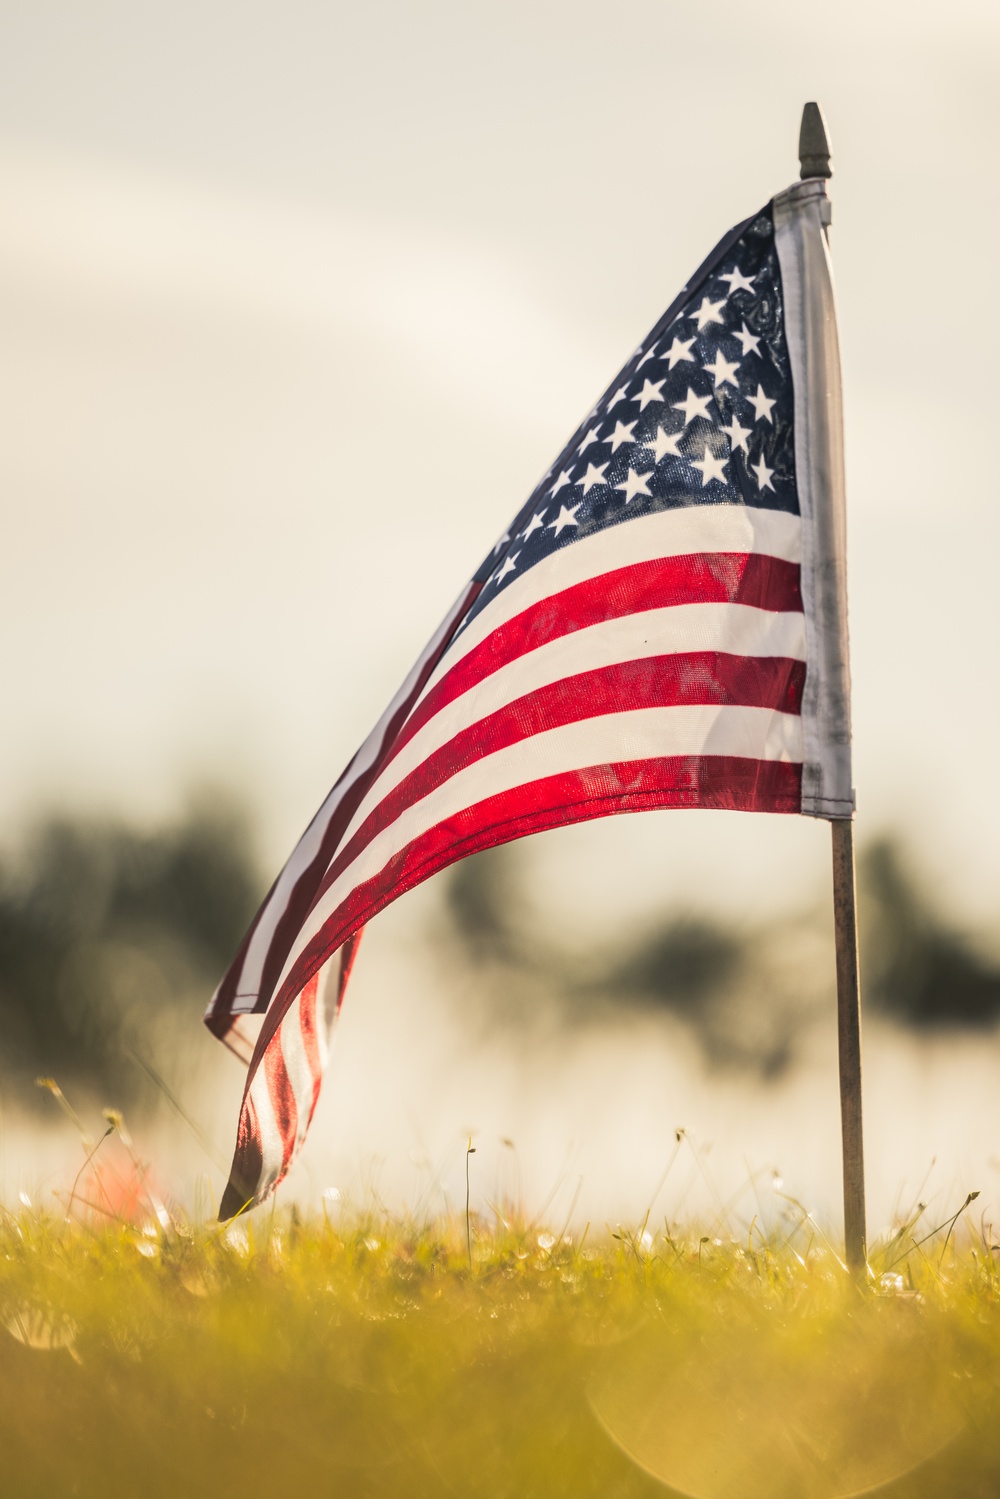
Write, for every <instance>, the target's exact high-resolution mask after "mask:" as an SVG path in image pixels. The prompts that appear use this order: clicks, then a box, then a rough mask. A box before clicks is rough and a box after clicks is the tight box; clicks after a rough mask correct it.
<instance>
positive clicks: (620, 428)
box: [605, 422, 635, 453]
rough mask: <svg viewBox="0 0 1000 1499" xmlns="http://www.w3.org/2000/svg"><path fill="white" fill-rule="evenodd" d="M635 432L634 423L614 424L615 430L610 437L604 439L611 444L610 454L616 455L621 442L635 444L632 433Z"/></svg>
mask: <svg viewBox="0 0 1000 1499" xmlns="http://www.w3.org/2000/svg"><path fill="white" fill-rule="evenodd" d="M634 431H635V422H628V423H627V424H626V423H625V422H615V430H614V431H613V432H612V434H611V436H610V437H607V438H605V441H606V442H609V443H610V444H611V451H612V453H617V451H618V449H619V448H620V447H621V445H622V443H623V442H635V438H634V437H633V436H632V433H633V432H634Z"/></svg>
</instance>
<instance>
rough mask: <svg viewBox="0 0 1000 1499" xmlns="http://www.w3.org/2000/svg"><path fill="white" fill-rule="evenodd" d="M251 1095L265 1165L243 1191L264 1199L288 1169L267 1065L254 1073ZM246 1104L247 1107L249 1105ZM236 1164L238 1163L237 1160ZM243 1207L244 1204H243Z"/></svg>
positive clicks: (244, 1184)
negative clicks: (273, 1104) (254, 1181)
mask: <svg viewBox="0 0 1000 1499" xmlns="http://www.w3.org/2000/svg"><path fill="white" fill-rule="evenodd" d="M248 1097H249V1098H252V1099H253V1104H254V1111H255V1113H256V1116H257V1128H258V1130H259V1135H258V1138H259V1141H260V1151H261V1168H260V1176H259V1177H258V1179H257V1182H256V1183H253V1182H244V1183H241V1184H240V1190H241V1191H246V1193H247V1195H248V1196H249V1195H250V1193H251V1192H252V1193H253V1195H254V1197H255V1198H260V1197H261V1195H262V1194H263V1193H265V1192H267V1190H268V1189H269V1188H270V1187H272V1186H273V1185H274V1183H275V1182H276V1181H277V1180H278V1178H279V1176H280V1175H281V1172H282V1170H283V1168H284V1160H285V1148H284V1143H283V1141H282V1138H281V1131H280V1130H279V1129H278V1122H277V1120H276V1119H275V1117H274V1108H273V1106H272V1104H271V1094H270V1092H269V1090H268V1086H267V1072H266V1070H265V1069H264V1067H263V1066H260V1067H258V1068H257V1071H256V1073H255V1074H254V1078H253V1082H252V1083H251V1084H250V1089H249V1093H248ZM244 1107H246V1105H245V1104H244ZM234 1165H236V1163H235V1162H234ZM236 1169H237V1171H238V1170H239V1167H238V1166H236ZM240 1206H241V1207H242V1203H241V1204H240Z"/></svg>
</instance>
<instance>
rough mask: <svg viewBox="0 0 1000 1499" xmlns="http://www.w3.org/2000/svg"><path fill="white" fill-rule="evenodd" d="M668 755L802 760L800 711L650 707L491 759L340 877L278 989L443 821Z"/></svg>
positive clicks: (311, 919)
mask: <svg viewBox="0 0 1000 1499" xmlns="http://www.w3.org/2000/svg"><path fill="white" fill-rule="evenodd" d="M667 755H737V756H743V757H746V758H748V759H751V760H785V761H795V762H799V761H801V759H802V723H801V720H800V719H799V718H798V716H797V715H794V714H790V713H776V712H775V711H773V710H772V709H771V708H734V707H728V706H725V707H720V706H718V705H716V704H708V705H701V704H698V705H695V706H687V705H685V706H683V707H677V708H642V709H636V710H634V711H632V712H630V713H611V714H608V715H606V716H605V717H603V718H590V719H586V720H584V721H583V722H582V723H573V724H565V725H564V726H563V727H561V728H558V729H548V730H546V731H545V732H544V733H541V734H535V735H533V736H532V738H530V739H525V740H522V741H521V742H520V743H518V744H512V745H508V746H507V748H505V749H502V750H497V752H496V753H495V754H493V755H486V756H484V758H483V759H482V760H478V761H476V763H475V764H474V765H469V766H466V768H465V769H464V770H460V771H458V772H457V774H455V775H453V776H451V777H450V779H449V780H447V781H445V782H444V784H443V785H441V786H438V787H436V788H435V790H433V791H431V792H430V793H429V794H428V795H427V796H425V797H423V798H422V799H421V800H420V801H419V802H416V803H414V805H413V806H411V807H408V808H407V809H406V810H405V811H404V812H402V813H401V814H400V816H399V817H397V818H396V820H395V822H393V823H392V824H390V826H389V827H387V828H384V829H383V830H382V832H381V833H379V834H378V835H377V836H376V837H375V838H373V839H372V840H371V842H370V843H368V844H367V845H366V846H365V848H364V849H363V850H362V851H361V852H360V853H359V854H358V857H357V858H356V859H354V860H353V861H352V862H351V864H350V865H349V866H348V867H347V869H345V870H344V871H343V872H342V874H341V875H340V876H339V878H338V879H336V880H335V881H334V883H333V884H332V885H331V887H330V889H329V890H328V891H327V892H326V893H325V895H324V896H323V898H322V900H320V901H319V902H318V903H317V905H316V906H315V907H314V909H313V910H312V911H311V912H310V913H309V916H308V918H307V919H306V921H305V922H304V923H303V925H302V928H301V930H300V932H299V935H298V938H297V940H296V944H295V948H294V949H293V951H292V952H291V953H290V954H289V957H288V961H287V963H286V964H285V967H284V969H283V971H282V974H281V978H280V979H279V980H278V984H277V986H276V991H277V988H280V986H281V984H282V983H283V982H284V980H285V978H286V976H287V975H288V973H289V972H290V971H291V968H292V966H293V965H294V963H295V961H296V958H297V957H298V954H299V953H300V952H301V951H302V950H303V949H304V948H305V947H307V946H308V944H309V943H310V942H311V941H312V939H313V937H314V936H316V934H317V933H318V932H319V931H320V929H321V927H322V926H323V924H324V923H325V922H326V920H327V919H328V917H330V916H332V915H333V913H334V911H336V909H337V907H338V906H339V905H340V903H341V901H343V900H344V899H346V897H347V896H348V895H349V894H350V892H351V890H352V889H354V888H355V887H356V886H358V885H361V884H363V883H364V882H365V881H366V880H368V879H371V878H372V876H373V875H376V874H378V873H379V871H380V870H381V869H384V868H385V866H386V864H387V863H388V862H389V860H390V859H392V858H393V857H394V856H395V855H396V854H398V853H400V852H401V850H402V849H404V848H405V847H406V845H407V844H408V843H410V842H412V841H413V839H415V838H419V837H420V836H421V834H423V833H426V832H427V831H428V830H429V829H430V828H432V827H434V826H435V825H436V824H437V823H439V822H442V821H444V820H445V819H446V818H448V817H453V816H455V815H456V814H457V813H459V812H462V811H464V810H465V808H466V807H471V806H474V805H475V804H476V803H477V802H480V801H483V800H484V799H485V798H486V797H490V796H497V795H500V794H502V793H503V792H505V791H511V790H513V789H514V788H515V787H517V786H523V785H526V784H527V783H529V782H531V781H536V780H540V779H542V778H543V777H545V776H552V775H560V774H563V773H564V772H567V771H573V770H584V769H586V768H587V767H588V766H592V765H603V764H607V763H610V762H618V761H628V760H647V759H652V758H656V757H658V756H667ZM623 789H625V788H623Z"/></svg>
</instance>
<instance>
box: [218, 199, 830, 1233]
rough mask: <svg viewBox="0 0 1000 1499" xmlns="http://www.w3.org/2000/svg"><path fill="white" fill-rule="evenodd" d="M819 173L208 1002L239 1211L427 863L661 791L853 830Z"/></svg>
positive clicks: (573, 472)
mask: <svg viewBox="0 0 1000 1499" xmlns="http://www.w3.org/2000/svg"><path fill="white" fill-rule="evenodd" d="M828 223H829V212H828V202H827V199H826V189H825V184H824V183H823V181H822V180H818V179H812V180H809V181H807V182H805V183H801V184H796V185H795V187H793V188H790V189H789V190H788V191H787V192H786V193H783V194H781V195H779V196H778V197H777V198H775V199H774V200H773V201H772V202H771V203H770V204H768V205H767V207H766V208H764V209H763V210H762V211H761V212H760V213H757V214H755V215H754V216H753V217H752V218H750V219H747V220H746V221H745V222H743V223H742V224H739V225H738V226H737V227H736V228H735V229H733V230H731V231H730V233H729V234H727V235H726V236H725V237H724V238H723V239H722V241H721V242H720V243H719V245H717V247H716V248H715V250H714V251H713V252H712V254H711V255H710V256H709V257H708V259H707V260H706V261H705V262H704V264H703V265H702V266H701V267H700V268H699V270H698V271H697V273H696V274H695V275H694V276H693V277H692V278H691V280H690V282H689V283H688V285H687V286H685V287H684V289H683V290H682V292H681V293H680V295H679V296H678V297H677V298H676V300H675V301H674V302H673V303H672V304H671V306H670V307H669V308H668V309H667V311H666V312H665V313H664V314H663V316H662V317H661V318H660V320H659V321H658V322H657V324H656V325H655V327H654V328H653V329H652V331H651V332H650V334H649V335H648V337H646V338H645V339H643V341H642V343H641V344H640V345H639V347H638V348H637V349H636V351H635V353H634V354H633V355H632V357H631V358H630V359H629V360H628V361H627V363H626V364H625V365H624V367H623V368H622V369H621V370H620V371H619V373H618V374H617V375H616V376H615V379H614V380H613V381H612V382H611V384H610V386H609V387H608V389H607V390H606V391H605V393H604V394H603V395H602V396H601V398H600V400H599V401H598V402H597V404H596V405H595V406H594V407H593V409H592V410H591V411H590V412H589V414H588V415H587V417H586V418H585V420H584V421H583V422H582V423H581V425H580V427H579V428H578V429H577V431H576V432H575V433H574V434H573V436H572V438H571V439H570V441H569V442H568V443H567V444H566V446H565V447H564V448H563V450H562V452H561V453H560V455H559V457H558V459H557V460H556V462H555V463H554V464H553V466H552V468H551V469H550V470H549V472H548V473H547V474H546V475H545V477H544V478H543V479H542V480H541V482H540V483H539V484H538V485H537V487H536V488H535V490H534V491H533V493H532V494H531V496H530V498H529V499H528V501H527V502H526V504H525V505H524V506H523V507H522V509H521V510H520V512H519V513H518V515H517V516H516V518H515V520H514V521H513V522H512V524H511V525H510V526H509V528H508V529H507V531H506V532H505V533H504V535H503V536H502V537H501V538H500V540H499V541H498V542H497V543H496V545H495V546H494V547H493V548H492V550H491V551H490V553H489V555H488V556H487V558H486V560H485V561H484V562H483V564H482V566H481V567H480V568H479V569H478V570H477V572H476V573H475V574H474V576H473V578H472V580H471V581H470V582H469V584H468V585H467V587H465V588H464V589H463V590H462V592H461V594H460V595H459V597H458V599H457V601H456V603H455V604H454V605H453V607H452V609H451V610H450V611H449V613H448V615H447V616H446V618H445V620H444V622H443V624H442V625H441V627H440V629H439V630H438V632H437V634H436V635H435V637H434V638H433V640H432V641H431V642H430V644H429V645H428V646H427V648H426V650H425V651H424V653H423V655H422V656H421V658H420V660H419V661H418V662H417V664H416V665H415V666H414V668H413V670H412V672H411V673H410V676H409V677H408V678H407V680H406V682H405V683H404V684H403V686H402V688H401V689H400V691H399V692H398V693H397V695H396V697H395V698H394V699H393V701H392V703H391V704H390V705H389V707H388V708H387V710H386V712H385V713H384V715H383V717H382V718H381V720H380V721H379V723H378V724H377V725H376V727H375V729H374V730H373V731H372V733H371V734H370V735H369V736H368V738H367V739H366V741H365V742H364V744H363V745H362V747H361V749H360V750H359V751H358V753H357V754H356V756H355V757H354V759H353V760H352V761H351V763H350V765H349V766H348V767H347V769H346V770H345V771H344V773H343V775H342V776H341V777H340V780H339V781H338V782H337V784H336V785H335V786H334V788H333V790H332V791H331V792H330V794H329V796H328V797H327V799H326V801H325V802H324V804H323V806H322V807H321V808H320V810H319V812H318V813H317V814H316V817H315V818H314V819H313V821H312V823H311V824H310V826H309V827H308V829H307V830H306V832H305V834H304V835H303V837H302V839H301V840H300V842H299V844H298V846H297V848H296V849H295V851H294V853H293V854H292V857H291V858H290V860H289V861H288V863H287V865H286V866H285V868H284V869H283V870H282V872H281V874H280V875H279V877H278V879H277V881H276V882H275V884H274V886H273V888H272V889H271V891H270V893H269V894H268V896H267V898H266V899H265V901H264V903H263V905H262V906H261V909H260V911H259V912H258V914H257V917H256V918H255V920H254V923H253V925H252V927H251V928H250V931H249V932H248V933H247V936H246V938H245V939H244V942H243V944H242V946H241V948H240V950H239V952H238V953H237V955H236V958H235V959H234V961H233V963H232V965H231V967H230V969H229V971H228V973H227V974H226V976H225V978H224V979H223V981H222V983H221V985H220V986H219V989H218V990H217V992H216V994H215V996H214V998H213V1000H212V1003H211V1005H210V1007H209V1010H208V1013H207V1015H206V1023H207V1024H208V1025H209V1027H210V1028H211V1029H212V1030H213V1031H214V1032H215V1034H216V1035H218V1036H219V1037H220V1038H221V1039H223V1040H225V1041H226V1042H227V1043H228V1044H229V1045H230V1046H231V1047H232V1048H233V1050H235V1051H237V1053H238V1054H240V1055H242V1056H243V1058H244V1060H246V1061H247V1062H248V1064H249V1071H248V1077H247V1085H246V1091H245V1094H244V1100H243V1106H242V1111H241V1117H240V1122H239V1131H238V1138H237V1145H236V1151H235V1157H234V1161H233V1167H232V1172H231V1177H230V1181H229V1184H228V1186H227V1189H226V1193H225V1196H224V1198H223V1202H222V1205H221V1209H220V1217H223V1218H226V1217H229V1216H231V1215H232V1214H233V1213H235V1212H238V1211H239V1210H240V1209H242V1208H243V1207H245V1206H246V1205H248V1204H251V1203H257V1202H261V1201H263V1200H265V1199H266V1198H267V1197H268V1196H269V1195H270V1194H271V1192H272V1191H273V1190H274V1188H275V1187H276V1186H277V1184H278V1183H279V1182H280V1181H281V1180H282V1179H283V1178H284V1177H285V1175H286V1174H287V1172H288V1170H289V1168H290V1166H291V1164H292V1162H293V1161H294V1159H295V1157H296V1155H297V1153H298V1151H299V1150H300V1149H301V1146H302V1143H303V1141H304V1139H305V1136H306V1132H307V1130H308V1127H309V1123H310V1121H311V1119H312V1116H313V1113H314V1110H315V1107H316V1102H317V1099H318V1097H319V1090H320V1085H321V1082H322V1077H323V1071H324V1067H325V1064H326V1059H327V1052H328V1045H329V1038H330V1032H331V1029H332V1026H333V1023H334V1020H335V1018H336V1015H337V1013H338V1011H339V1008H340V1003H341V1001H342V999H343V994H344V989H345V986H346V983H347V979H348V975H349V972H350V968H351V964H352V962H353V960H354V956H355V952H356V950H357V944H358V942H359V940H360V936H361V932H362V929H363V927H364V925H365V923H366V922H367V921H368V920H369V919H370V918H371V917H372V916H374V915H375V914H376V913H377V912H378V911H380V910H382V909H383V908H384V907H385V906H386V905H387V904H388V903H389V902H390V901H392V900H394V899H395V898H396V897H397V896H398V895H400V894H402V893H403V891H405V890H408V889H410V888H412V887H413V886H414V885H416V884H418V883H419V882H421V881H422V880H425V879H427V878H428V876H429V875H432V874H434V873H435V872H436V871H437V870H439V869H442V868H444V867H445V866H446V865H448V864H451V863H453V862H454V861H455V860H457V859H460V858H463V857H464V856H465V855H467V854H470V853H473V852H475V851H477V850H479V849H484V848H488V847H490V846H492V845H494V844H498V843H504V842H507V841H509V840H510V839H513V838H520V837H523V836H525V835H526V834H528V833H534V832H538V831H540V830H541V829H544V828H549V827H553V826H556V825H560V824H563V823H568V822H577V821H582V820H584V819H588V818H594V817H606V816H609V815H611V814H613V813H616V812H637V811H645V810H649V809H653V808H662V807H721V808H731V809H738V810H742V811H748V812H784V813H795V812H806V813H810V814H812V815H817V816H824V817H848V816H850V815H851V811H852V806H853V801H852V797H853V793H852V791H851V779H850V725H849V717H848V703H849V683H848V677H847V640H846V603H845V587H844V557H843V552H844V547H843V493H842V489H843V486H842V477H841V475H842V469H841V442H840V407H839V400H840V388H839V367H838V362H837V348H836V329H835V323H834V319H833V302H832V290H831V282H830V274H829V266H828V258H827V248H826V226H827V224H828Z"/></svg>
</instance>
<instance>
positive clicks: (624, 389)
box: [607, 385, 628, 411]
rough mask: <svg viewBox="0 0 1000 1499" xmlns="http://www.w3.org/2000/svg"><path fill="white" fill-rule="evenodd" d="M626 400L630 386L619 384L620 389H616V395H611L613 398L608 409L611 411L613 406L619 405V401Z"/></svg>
mask: <svg viewBox="0 0 1000 1499" xmlns="http://www.w3.org/2000/svg"><path fill="white" fill-rule="evenodd" d="M626 400H628V386H627V385H619V387H618V389H617V390H616V391H615V393H614V395H613V396H612V397H611V400H610V401H609V402H608V408H607V409H608V410H609V411H610V410H611V408H612V406H617V405H618V402H619V401H626Z"/></svg>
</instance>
